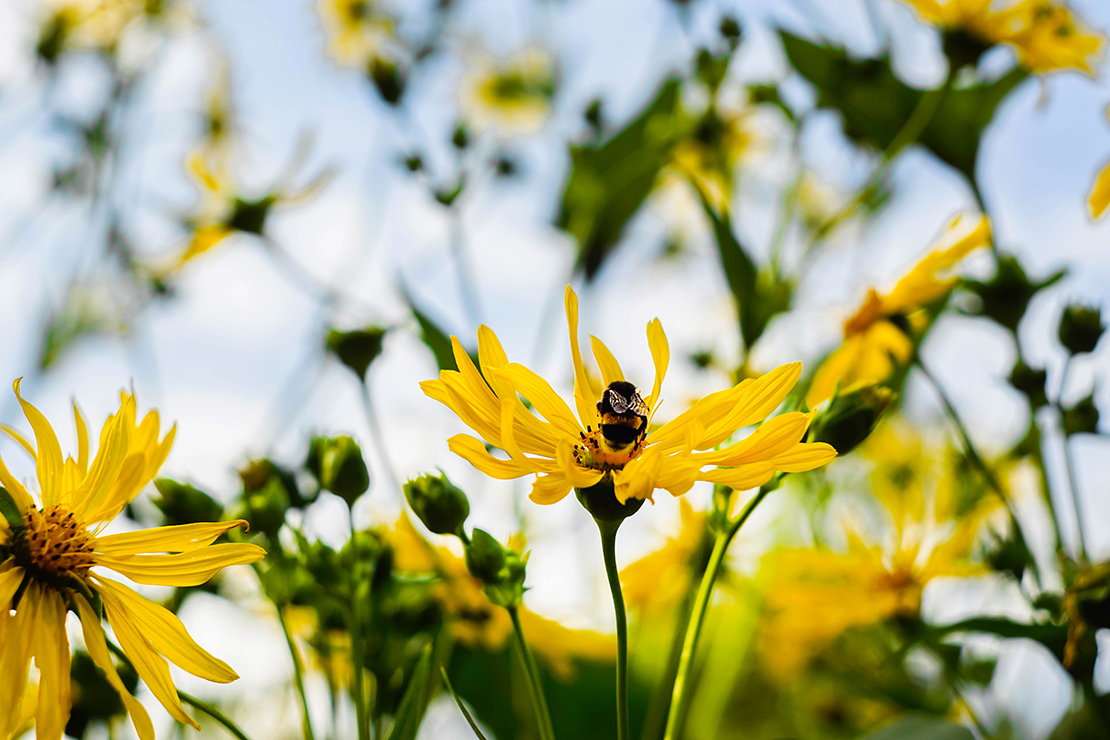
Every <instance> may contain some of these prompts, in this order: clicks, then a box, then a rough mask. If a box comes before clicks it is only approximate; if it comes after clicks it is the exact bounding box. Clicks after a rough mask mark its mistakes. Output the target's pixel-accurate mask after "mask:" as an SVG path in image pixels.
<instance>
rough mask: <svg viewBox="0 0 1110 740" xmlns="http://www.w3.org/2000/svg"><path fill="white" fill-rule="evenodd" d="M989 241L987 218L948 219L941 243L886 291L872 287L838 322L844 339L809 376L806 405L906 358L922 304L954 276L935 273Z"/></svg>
mask: <svg viewBox="0 0 1110 740" xmlns="http://www.w3.org/2000/svg"><path fill="white" fill-rule="evenodd" d="M990 243H991V229H990V223H989V222H988V221H987V219H986V218H985V217H980V218H979V219H977V220H976V221H975V222H974V224H973V225H971V226H970V228H969V227H968V226H967V225H964V223H963V222H962V221H961V220H960V219H957V220H955V221H953V222H952V223H951V224H950V225H949V227H948V229H947V231H946V234H945V236H944V237H943V238H942V241H941V244H940V245H939V246H938V247H936V248H935V249H934V250H933V251H932V252H930V253H929V254H928V255H926V256H925V258H924V259H922V260H921V261H920V262H919V263H918V264H917V265H915V266H914V267H913V269H911V270H910V271H909V273H908V274H906V276H905V277H903V278H902V279H901V280H899V281H898V283H897V284H896V285H895V286H894V289H893V290H891V291H890V292H889V293H887V294H885V295H884V294H880V293H879V292H878V291H877V290H875V289H874V288H871V289H870V290H868V292H867V297H866V298H865V299H864V302H863V305H862V306H860V308H859V310H858V311H857V312H856V313H855V315H853V316H852V317H851V318H849V319H848V320H847V321H846V322H844V342H843V343H842V344H841V345H840V347H839V348H837V349H835V350H833V352H832V353H831V354H830V355H829V356H828V357H827V358H826V359H825V361H824V362H823V363H822V364H821V367H819V368H818V369H817V373H816V374H815V375H814V377H813V383H812V384H811V385H810V388H809V392H808V393H807V394H806V403H808V404H809V407H810V408H813V407H815V406H817V405H818V404H819V403H821V402H822V401H825V400H826V399H828V398H830V397H832V395H833V393H834V392H836V391H837V389H838V388H839V392H840V393H848V392H850V391H853V390H855V389H858V388H862V387H864V386H868V385H875V384H877V383H882V382H884V381H886V380H887V379H888V378H890V377H891V375H893V374H894V372H895V370H896V368H898V367H899V366H900V365H904V364H905V363H907V362H909V361H910V360H911V359H912V357H913V354H914V351H915V347H916V346H917V345H916V342H917V341H918V340H919V339H920V337H921V334H922V333H923V332H924V330H925V329H927V327H928V324H929V317H928V315H927V312H926V310H925V309H926V308H927V307H928V306H929V305H930V304H932V303H935V302H936V301H939V300H941V299H943V298H945V297H947V296H948V294H949V293H951V292H952V290H953V288H955V287H956V283H957V278H954V277H950V278H942V277H939V276H938V273H939V272H940V271H942V270H947V269H950V268H952V267H953V266H955V264H956V263H957V262H959V261H960V260H962V259H963V258H964V257H966V256H967V255H968V254H969V253H970V252H972V251H973V250H975V249H978V248H980V247H985V246H989V245H990Z"/></svg>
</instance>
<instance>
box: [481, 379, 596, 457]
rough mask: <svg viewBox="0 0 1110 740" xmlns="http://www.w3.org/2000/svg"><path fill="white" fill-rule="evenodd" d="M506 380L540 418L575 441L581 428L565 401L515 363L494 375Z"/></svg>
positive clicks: (546, 383)
mask: <svg viewBox="0 0 1110 740" xmlns="http://www.w3.org/2000/svg"><path fill="white" fill-rule="evenodd" d="M494 374H495V375H497V376H500V377H502V378H504V379H506V380H507V381H508V382H509V383H510V384H511V385H512V386H513V388H514V389H515V390H516V392H518V393H520V395H522V396H524V397H525V398H527V399H528V401H529V402H530V403H531V404H532V405H533V406H535V408H536V411H539V412H540V416H542V417H543V418H544V419H546V420H547V421H548V422H550V423H551V424H553V425H554V426H556V427H558V429H559V430H561V431H562V432H564V433H565V434H567V435H569V436H570V437H572V438H573V439H577V438H578V435H579V434H581V433H582V427H581V426H579V424H578V419H576V418H575V417H574V412H573V411H571V410H570V406H567V403H566V401H564V400H563V399H562V398H560V397H559V394H558V393H556V392H555V391H554V389H552V387H551V385H550V384H549V383H548V382H547V381H546V380H544V379H543V378H541V377H540V376H539V375H536V373H534V372H532V371H531V370H529V369H528V368H526V367H524V365H520V364H517V363H515V362H513V363H509V364H508V365H505V366H504V367H501V368H499V369H498V370H497V372H496V373H494Z"/></svg>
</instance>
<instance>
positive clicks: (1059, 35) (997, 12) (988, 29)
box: [906, 0, 1103, 74]
mask: <svg viewBox="0 0 1110 740" xmlns="http://www.w3.org/2000/svg"><path fill="white" fill-rule="evenodd" d="M906 2H908V3H909V4H910V5H912V6H913V7H914V8H916V9H917V12H918V14H919V15H920V16H921V18H922V19H923V20H925V21H926V22H928V23H931V24H932V25H934V26H937V27H938V28H941V29H943V30H946V31H957V30H959V31H966V32H967V33H968V34H970V35H971V36H973V37H974V38H976V39H977V40H978V41H979V42H980V43H982V44H984V45H986V46H993V45H994V44H1006V45H1008V46H1011V47H1013V49H1014V51H1016V52H1017V55H1018V59H1019V60H1020V62H1021V65H1022V66H1023V67H1025V68H1026V69H1028V70H1029V71H1030V72H1034V73H1037V74H1040V73H1043V72H1052V71H1055V70H1061V69H1078V70H1081V71H1083V72H1086V73H1088V74H1093V72H1094V68H1093V66H1092V62H1093V61H1094V59H1095V57H1096V56H1097V55H1098V53H1099V50H1100V49H1101V48H1102V43H1103V37H1102V34H1099V33H1095V32H1093V31H1091V30H1090V29H1089V28H1087V27H1086V26H1084V25H1083V24H1082V23H1081V22H1080V21H1078V20H1077V19H1076V17H1075V16H1074V15H1072V13H1071V11H1070V10H1068V8H1067V6H1066V5H1064V4H1061V3H1058V2H1055V0H1017V2H1010V3H1009V4H1003V6H1002V7H1001V8H999V7H998V5H999V3H997V2H995V0H906Z"/></svg>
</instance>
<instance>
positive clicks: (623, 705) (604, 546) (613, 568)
mask: <svg viewBox="0 0 1110 740" xmlns="http://www.w3.org/2000/svg"><path fill="white" fill-rule="evenodd" d="M595 521H597V528H598V530H599V531H600V532H601V553H602V556H603V557H604V559H605V575H606V576H607V577H608V578H609V591H610V593H611V594H612V596H613V613H614V615H615V616H616V619H617V740H628V617H627V615H626V614H625V610H624V594H623V593H621V579H620V574H619V572H618V571H617V530H618V529H619V528H620V525H621V521H623V520H621V521H617V522H603V521H599V520H595Z"/></svg>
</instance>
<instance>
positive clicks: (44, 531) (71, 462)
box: [0, 380, 266, 740]
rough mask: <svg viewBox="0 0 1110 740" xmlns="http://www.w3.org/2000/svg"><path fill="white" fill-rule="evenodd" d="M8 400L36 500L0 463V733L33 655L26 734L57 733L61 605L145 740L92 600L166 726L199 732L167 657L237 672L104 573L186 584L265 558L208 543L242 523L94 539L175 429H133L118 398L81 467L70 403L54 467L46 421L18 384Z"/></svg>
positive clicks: (150, 474) (139, 484)
mask: <svg viewBox="0 0 1110 740" xmlns="http://www.w3.org/2000/svg"><path fill="white" fill-rule="evenodd" d="M15 392H16V397H17V398H19V403H20V405H21V406H22V407H23V412H24V414H25V415H26V416H27V420H28V421H29V422H30V424H31V428H32V429H33V430H34V437H35V443H34V444H32V443H31V441H30V440H28V439H26V438H24V437H23V436H22V435H20V434H19V433H18V432H15V431H14V430H6V431H8V432H9V434H11V435H12V436H13V437H14V438H15V439H16V440H17V441H18V442H19V443H20V444H21V445H22V446H23V447H24V448H25V449H26V450H27V452H29V453H30V454H31V455H32V457H34V459H35V466H36V473H37V479H38V488H39V493H38V496H37V500H36V497H33V496H32V495H31V493H30V492H29V491H28V489H27V488H26V487H25V486H24V485H23V484H22V483H20V482H19V481H18V480H17V479H16V478H15V477H14V476H13V475H12V474H11V473H10V472H9V471H8V468H7V466H6V465H5V464H4V463H3V461H2V460H0V484H2V485H3V487H4V489H6V491H7V503H6V504H5V505H4V507H3V508H4V514H5V517H4V519H2V520H0V737H9V736H10V733H11V732H13V731H14V730H16V729H18V728H17V727H15V726H14V725H13V724H12V723H13V722H16V721H17V720H18V712H17V711H16V709H17V708H18V707H19V706H20V702H21V700H22V698H23V696H24V690H25V686H26V679H27V672H28V669H29V666H30V662H31V659H32V658H33V659H34V661H35V666H36V667H37V668H38V672H39V688H38V706H37V710H36V715H35V716H36V733H37V737H39V738H41V739H43V740H48V739H59V740H60V738H61V737H62V733H63V731H64V729H65V726H66V721H67V719H68V717H69V710H70V695H69V661H70V658H69V639H68V637H67V635H66V628H65V622H66V612H67V609H73V610H74V611H76V612H77V615H78V617H79V618H80V621H81V629H82V632H83V634H84V639H85V647H86V649H87V650H88V652H89V655H90V656H91V657H92V659H93V660H94V661H95V662H96V664H97V665H98V666H100V668H101V669H102V670H103V671H104V673H105V674H106V677H107V679H108V681H109V683H111V684H112V686H113V687H114V688H115V689H116V691H118V692H119V694H120V698H121V699H122V700H123V702H124V704H125V705H126V707H127V710H128V712H129V713H130V714H131V719H132V722H133V723H134V725H135V730H136V732H137V733H138V735H139V737H140V738H142V740H151V738H153V737H154V729H153V725H152V724H151V721H150V717H149V716H148V715H147V713H146V710H145V709H144V708H143V706H142V705H141V704H140V703H139V702H137V701H136V700H135V699H134V697H132V696H131V694H130V693H129V692H128V691H127V689H126V688H125V687H124V685H123V682H122V681H121V680H120V678H119V675H118V674H117V673H116V669H115V667H114V665H113V664H112V661H111V658H110V656H109V654H108V648H107V644H106V642H105V637H104V629H103V627H102V625H101V621H100V620H101V617H100V615H99V614H98V613H97V611H96V610H95V609H94V608H93V606H92V604H93V603H94V602H96V601H98V600H99V601H100V602H101V603H103V607H104V612H105V616H106V617H107V619H108V623H109V624H110V625H111V627H112V630H113V632H114V633H115V635H116V638H117V639H118V640H119V642H120V646H121V647H122V648H123V651H124V653H126V654H127V657H128V658H129V659H130V661H131V663H132V664H133V665H134V666H135V670H136V671H137V672H138V674H139V677H140V678H142V679H143V681H144V682H145V683H146V685H147V686H148V687H149V688H150V690H151V691H152V692H153V694H154V695H155V696H156V697H157V698H158V700H159V701H160V702H162V704H163V706H165V707H166V709H167V710H168V711H169V713H170V714H171V715H172V716H173V717H174V719H176V720H178V721H179V722H183V723H186V724H190V725H193V726H194V727H196V728H197V729H200V727H199V725H197V723H196V722H195V721H193V719H192V718H190V717H189V715H187V714H186V713H185V710H184V709H183V708H182V706H181V702H180V700H179V699H178V696H177V692H176V690H175V689H174V685H173V680H172V679H171V677H170V672H169V666H168V665H167V663H166V661H167V660H169V661H170V662H172V663H174V664H175V665H177V666H178V667H180V668H182V669H183V670H185V671H188V672H189V673H192V674H193V675H196V676H199V677H201V678H205V679H208V680H210V681H216V682H218V683H228V682H230V681H234V680H235V679H236V678H238V676H237V675H236V674H235V672H234V671H233V670H231V668H230V667H229V666H228V665H227V664H226V663H224V662H223V661H221V660H218V659H217V658H215V657H213V656H212V655H210V654H209V653H208V652H206V651H205V650H204V649H203V648H201V647H200V646H199V645H198V644H197V643H196V642H194V641H193V639H192V638H191V637H190V636H189V634H188V633H187V632H186V631H185V627H184V625H182V623H181V621H180V620H179V619H178V618H177V617H176V616H174V615H173V614H172V613H171V612H169V611H167V610H166V609H164V608H162V607H161V606H158V605H157V604H153V603H151V602H149V601H147V600H146V599H144V598H143V597H142V596H140V595H139V594H138V593H136V592H135V591H133V590H132V589H130V588H128V587H127V586H124V585H123V584H122V583H119V582H117V581H114V580H112V579H110V578H108V577H107V576H105V575H104V571H105V570H111V571H115V572H116V573H119V574H120V575H123V576H125V577H127V578H129V579H131V580H132V581H134V582H136V583H141V584H147V585H162V586H197V585H200V584H202V583H204V582H206V581H207V580H208V579H209V578H211V577H212V576H213V575H215V574H216V573H217V572H219V571H220V570H221V569H223V568H225V567H227V566H229V565H238V564H244V563H253V562H256V561H258V560H261V559H262V557H263V556H264V555H265V554H266V553H265V552H264V551H263V550H262V548H260V547H257V546H256V545H251V544H216V545H214V544H212V543H213V542H214V541H215V540H216V539H217V538H218V537H219V536H220V535H222V534H224V533H226V532H228V531H229V530H231V529H234V528H235V527H239V526H243V525H245V524H246V522H244V521H234V522H220V523H199V524H185V525H180V526H172V527H159V528H157V529H148V530H140V531H135V532H124V533H120V534H110V535H104V534H102V533H103V531H104V529H105V528H106V527H107V526H108V524H109V523H111V521H112V520H113V519H114V518H115V517H116V516H117V515H118V514H119V513H120V512H121V511H122V510H123V508H124V507H125V506H126V505H127V504H128V503H130V502H131V500H132V499H134V498H135V496H137V495H138V494H139V492H140V491H142V489H143V487H144V486H146V484H147V483H149V482H150V481H151V480H152V479H153V478H154V476H155V475H156V474H157V472H158V469H159V467H161V465H162V462H163V461H164V460H165V459H166V456H167V455H168V454H169V451H170V445H171V444H172V443H173V437H174V429H171V430H170V431H169V432H168V433H167V434H166V435H165V436H164V437H163V438H162V439H161V440H159V438H158V435H159V420H158V413H157V412H156V411H151V412H149V413H148V414H147V415H146V416H145V417H144V418H143V419H142V421H141V422H137V420H136V414H135V398H134V396H133V395H130V394H127V393H122V394H121V396H120V401H121V402H120V409H119V411H117V412H116V413H115V414H114V415H112V416H111V417H109V419H108V421H107V422H106V423H105V425H104V428H103V430H102V431H101V433H100V444H99V447H98V449H97V451H96V455H95V457H93V458H92V460H91V461H90V459H89V454H90V451H89V435H88V431H87V428H86V426H85V421H84V419H82V417H81V414H80V412H79V411H77V408H76V406H75V407H74V417H75V420H76V425H77V442H78V445H77V448H78V449H77V459H76V460H75V459H73V458H72V457H66V458H65V459H64V460H63V458H62V451H61V447H60V446H59V444H58V438H57V436H56V435H55V434H54V430H53V428H52V427H51V426H50V423H49V422H48V421H47V420H46V417H45V416H43V415H42V414H41V413H40V412H39V410H38V409H36V408H35V407H34V406H32V405H31V404H30V403H28V402H27V401H25V400H23V398H22V397H19V381H18V380H17V381H16V382H15ZM94 596H95V597H96V598H94Z"/></svg>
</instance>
